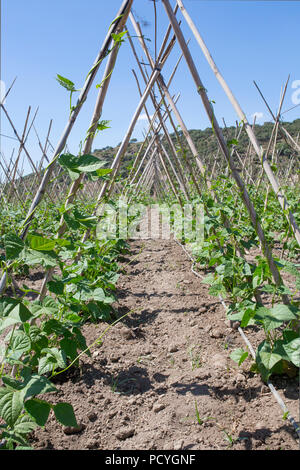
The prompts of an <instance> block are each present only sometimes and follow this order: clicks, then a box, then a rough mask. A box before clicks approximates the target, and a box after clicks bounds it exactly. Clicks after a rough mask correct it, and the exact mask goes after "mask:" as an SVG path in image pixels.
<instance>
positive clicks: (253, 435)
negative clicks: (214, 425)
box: [236, 425, 291, 450]
mask: <svg viewBox="0 0 300 470" xmlns="http://www.w3.org/2000/svg"><path fill="white" fill-rule="evenodd" d="M281 431H284V432H287V433H289V434H291V428H290V427H289V426H287V425H283V426H281V427H280V428H277V429H276V430H272V431H271V430H270V429H269V428H265V427H264V428H261V429H256V430H255V431H253V432H250V431H244V430H242V431H240V432H239V434H238V437H237V438H236V441H238V442H242V443H243V445H244V449H245V450H252V449H253V448H255V447H256V446H254V445H253V444H254V441H262V442H265V440H266V439H267V438H268V437H272V436H273V435H274V434H278V435H280V433H281Z"/></svg>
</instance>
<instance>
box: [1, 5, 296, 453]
mask: <svg viewBox="0 0 300 470" xmlns="http://www.w3.org/2000/svg"><path fill="white" fill-rule="evenodd" d="M117 3H118V2H117ZM134 3H135V2H134V0H124V1H122V2H121V1H120V5H119V7H120V9H119V11H117V10H116V15H115V17H114V18H108V21H107V26H108V28H107V31H103V36H104V40H103V43H102V45H101V49H100V50H99V51H98V53H97V56H96V59H95V61H94V63H93V64H91V66H90V68H89V70H84V71H83V73H82V77H83V81H84V83H83V85H82V87H81V88H79V87H78V85H76V84H75V83H74V82H73V81H72V80H71V78H72V77H65V76H63V75H61V74H57V75H56V80H57V87H58V88H60V87H62V88H63V89H64V92H65V97H66V106H67V109H68V121H67V123H66V127H65V128H64V130H63V132H62V134H61V137H60V139H59V140H58V142H57V143H56V145H55V146H54V145H52V144H51V141H52V138H51V127H52V121H51V122H50V124H49V127H48V130H47V136H46V141H45V142H44V143H43V142H41V140H40V137H39V134H38V129H36V127H35V117H36V116H34V117H31V108H30V107H29V109H28V113H27V117H26V121H25V123H24V127H23V129H21V130H17V129H16V126H15V125H14V122H13V119H12V117H11V116H10V111H9V97H10V94H11V93H13V85H14V83H12V85H11V86H10V87H9V88H8V90H7V92H6V96H5V99H2V101H1V116H2V114H3V119H7V121H8V123H9V124H10V126H11V129H12V131H13V133H14V136H15V138H16V140H17V145H18V148H17V151H16V152H15V153H14V154H13V155H12V156H11V157H10V158H7V157H5V155H4V154H5V149H4V148H3V152H2V151H1V157H0V165H1V167H0V178H1V179H0V204H1V211H0V273H1V278H0V449H1V450H18V449H19V450H22V449H32V450H35V449H40V450H42V449H43V450H44V449H66V450H80V449H89V450H92V449H94V450H95V449H98V450H103V449H113V450H138V449H144V450H151V449H156V450H161V449H162V450H178V451H180V450H190V449H191V450H227V449H230V450H257V449H259V450H297V449H298V448H299V437H300V428H299V403H298V400H299V367H300V336H299V332H300V270H299V268H300V256H299V255H300V247H299V245H300V230H299V224H300V206H299V199H300V164H299V163H300V162H299V155H300V143H299V132H300V123H299V120H295V121H294V122H293V123H285V122H284V121H283V119H282V110H283V105H284V101H285V98H286V92H287V86H288V81H289V79H288V80H287V82H286V83H285V84H284V85H283V87H282V90H281V98H280V103H279V105H278V109H277V111H274V110H272V109H271V106H270V105H269V103H268V102H267V99H266V97H265V96H264V94H263V91H262V90H261V89H260V88H259V86H258V85H257V84H256V83H255V86H256V88H257V92H258V93H259V95H260V97H261V99H262V102H263V103H264V106H266V109H267V112H269V113H270V120H271V123H272V125H268V126H266V127H264V128H263V131H264V134H263V133H262V131H261V133H260V135H261V136H263V141H261V140H260V139H259V138H258V137H257V135H258V132H256V129H257V125H256V122H255V119H254V121H253V122H249V121H248V119H247V117H246V115H245V113H244V111H243V110H242V108H241V104H240V103H239V102H238V100H237V98H236V96H235V95H234V92H233V91H232V90H231V89H230V88H229V86H230V84H228V83H227V82H226V80H225V78H224V77H223V76H222V74H221V72H220V71H219V69H218V67H217V65H216V63H215V62H214V59H213V57H212V55H211V53H212V52H213V51H209V50H208V46H207V45H206V44H205V43H204V40H203V38H202V37H201V32H200V31H199V28H198V26H197V18H194V19H193V18H192V17H191V16H190V15H189V12H188V8H185V5H184V3H185V2H182V1H181V0H177V1H176V2H169V0H162V1H161V2H159V3H158V2H156V1H154V2H153V22H154V24H155V35H154V38H151V47H150V46H149V42H150V39H149V38H148V37H147V36H146V35H145V34H144V33H143V31H142V26H143V25H141V24H140V22H139V21H138V18H136V16H135V12H134V10H133V7H134ZM171 3H173V4H174V5H171ZM159 15H165V16H166V18H167V19H168V24H169V26H168V28H167V31H166V32H165V36H164V40H163V42H162V44H161V45H159V44H158V41H157V35H156V32H157V28H158V25H159V21H158V19H159ZM182 22H185V24H187V25H188V27H189V31H190V33H191V35H192V38H193V40H194V41H195V42H196V44H197V45H198V48H199V54H202V56H203V58H204V60H205V63H206V65H207V67H208V68H210V70H212V71H213V74H214V76H215V79H216V80H218V82H219V84H220V86H221V88H222V91H224V93H225V94H226V95H227V98H228V99H229V102H228V103H229V105H230V106H232V107H233V108H234V110H235V112H236V116H237V121H236V126H234V127H232V126H231V127H227V126H226V123H225V121H224V120H223V123H222V126H221V124H220V123H219V122H218V119H217V117H216V113H215V108H217V104H216V103H215V102H214V100H213V99H210V98H209V96H208V90H207V88H206V85H205V84H204V83H203V82H202V80H201V78H200V74H201V70H198V66H197V65H196V62H195V61H194V58H193V56H192V54H191V52H190V48H189V41H186V40H185V38H184V36H183V33H182V30H181V23H182ZM125 44H126V46H128V48H129V49H128V48H127V49H126V50H127V52H128V50H130V51H131V53H132V54H133V57H134V58H135V60H136V70H133V75H134V76H133V80H134V83H135V84H136V86H137V88H138V91H139V96H140V100H139V102H138V103H137V107H136V110H135V112H134V114H133V116H132V119H131V121H130V122H129V123H128V129H127V132H126V134H125V135H124V137H123V140H122V141H121V142H120V144H119V145H118V146H117V147H116V148H112V147H111V148H110V149H111V154H112V155H110V156H108V155H107V149H103V150H101V151H100V150H99V151H93V146H94V140H95V138H96V137H97V136H98V137H99V136H101V135H102V133H105V131H106V129H108V128H110V127H113V123H111V122H110V121H109V120H106V119H103V116H102V109H103V104H104V102H105V99H106V97H107V95H108V94H109V93H110V91H111V89H110V85H111V78H112V77H113V75H114V71H115V66H116V63H117V61H118V57H119V55H121V54H122V53H123V51H124V47H125ZM152 49H154V52H153V50H152ZM172 51H173V52H174V51H176V54H177V62H175V63H174V64H173V62H172V63H171V64H170V63H169V62H168V61H171V59H172V60H173V56H171V52H172ZM96 52H97V51H96ZM166 63H168V65H171V66H172V67H173V68H172V72H171V74H170V76H169V77H167V79H165V78H164V75H163V74H164V70H163V68H164V66H165V64H166ZM183 69H184V72H181V70H183ZM99 73H102V76H101V77H100V78H99V76H98V74H99ZM176 73H178V74H180V73H186V74H190V75H191V77H192V79H193V82H194V84H195V98H194V99H195V102H194V106H195V107H199V109H201V112H205V113H206V115H207V117H208V119H209V123H210V127H209V129H207V137H206V138H205V137H204V136H202V137H201V138H200V139H199V140H197V142H196V140H195V138H194V137H195V135H196V134H195V131H189V130H188V128H187V126H186V124H185V121H184V119H185V117H184V116H183V115H182V114H181V112H180V96H179V95H176V94H173V93H174V90H173V88H172V81H173V78H174V76H176ZM93 87H96V89H97V93H98V95H97V99H96V103H95V106H94V108H93V111H92V116H91V120H90V122H87V125H86V133H85V135H84V136H82V140H81V142H80V146H79V150H78V153H77V154H73V153H71V152H70V151H69V148H68V138H69V136H70V134H71V132H72V128H73V125H74V123H75V121H76V120H77V118H78V116H79V114H80V112H81V109H82V108H83V107H84V106H85V101H86V100H87V96H88V94H89V92H90V90H91V89H92V88H93ZM178 91H180V90H175V92H176V93H177V92H178ZM112 92H114V91H112ZM141 113H144V115H145V116H146V119H147V121H146V122H147V129H146V130H145V134H144V140H143V141H137V139H133V132H134V129H135V127H136V124H137V122H138V120H139V117H140V116H141ZM33 130H34V131H35V134H36V138H37V142H38V145H39V149H40V152H41V154H42V155H41V159H40V161H39V162H38V163H36V162H34V161H33V160H32V158H31V156H30V153H29V151H28V149H27V143H26V142H27V137H28V135H29V133H30V132H33ZM199 146H200V147H201V150H200V147H199ZM204 149H207V151H204ZM50 150H51V153H52V157H50ZM22 159H23V160H22ZM24 159H25V160H26V161H27V163H29V164H30V165H31V169H32V172H31V173H30V174H27V175H24V174H23V169H22V161H24Z"/></svg>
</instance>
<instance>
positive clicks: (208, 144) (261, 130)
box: [93, 119, 300, 177]
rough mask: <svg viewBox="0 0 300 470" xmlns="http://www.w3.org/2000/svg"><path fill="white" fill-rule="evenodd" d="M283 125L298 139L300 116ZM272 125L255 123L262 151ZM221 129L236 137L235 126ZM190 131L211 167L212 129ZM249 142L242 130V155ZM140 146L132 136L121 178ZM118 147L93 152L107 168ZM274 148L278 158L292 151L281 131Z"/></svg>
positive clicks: (215, 142) (240, 145) (214, 145)
mask: <svg viewBox="0 0 300 470" xmlns="http://www.w3.org/2000/svg"><path fill="white" fill-rule="evenodd" d="M282 124H283V126H284V128H285V129H286V130H287V131H288V132H289V133H290V135H291V136H292V137H293V138H294V139H297V137H298V136H299V135H300V119H296V120H295V121H293V122H282ZM273 127H274V123H272V122H265V123H264V124H262V125H259V124H256V125H255V135H256V137H257V139H258V142H259V143H260V145H262V147H263V149H264V150H266V148H267V146H268V143H269V139H270V137H271V134H272V130H273ZM222 130H223V134H224V136H225V138H226V139H227V140H231V139H234V138H235V134H236V127H234V126H231V127H226V128H223V129H222ZM189 132H190V135H191V137H192V139H193V141H194V143H195V145H196V148H197V150H198V152H199V155H200V156H201V158H202V159H203V161H204V163H205V164H206V165H207V167H208V168H210V167H211V166H212V156H213V155H214V154H215V153H216V152H217V150H218V144H217V141H216V137H215V135H214V133H213V131H212V129H211V128H207V129H204V130H200V129H191V130H190V131H189ZM179 134H180V136H181V142H182V146H183V148H184V149H186V150H187V155H190V152H189V150H188V148H187V144H186V142H185V139H184V138H182V132H179ZM171 137H172V140H173V142H174V144H175V145H177V139H176V137H175V135H174V134H171ZM163 142H164V145H165V146H166V148H167V147H168V146H167V144H166V142H165V140H164V139H163ZM248 144H249V139H248V136H247V134H246V132H245V131H243V132H242V134H241V136H240V138H239V145H238V147H237V148H238V150H239V152H240V154H241V155H243V154H245V153H246V151H247V147H248ZM140 145H141V142H137V141H136V139H132V140H131V141H130V143H129V145H128V149H127V152H126V154H125V156H124V158H123V161H122V165H121V169H120V174H121V176H122V177H125V176H126V175H127V172H128V169H127V168H128V166H130V165H131V164H132V163H133V161H134V158H135V155H136V153H137V152H138V149H139V147H140ZM117 150H118V146H117V147H105V148H103V149H95V150H94V152H93V153H94V155H96V156H97V157H99V158H100V159H103V160H106V161H107V163H106V165H105V166H107V167H109V166H110V164H111V163H112V161H113V159H114V156H115V155H116V152H117ZM276 150H277V151H278V156H281V157H288V158H289V157H290V156H291V155H293V154H294V151H293V149H292V148H291V147H290V146H289V145H288V144H287V143H286V142H285V140H284V138H283V137H282V136H281V134H280V133H278V138H277V145H276ZM220 159H222V157H220ZM257 163H258V159H257Z"/></svg>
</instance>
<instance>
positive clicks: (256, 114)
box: [251, 111, 264, 121]
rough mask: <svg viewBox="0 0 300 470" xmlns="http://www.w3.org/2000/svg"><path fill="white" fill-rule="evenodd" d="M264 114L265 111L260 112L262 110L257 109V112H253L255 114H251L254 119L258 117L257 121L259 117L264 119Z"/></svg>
mask: <svg viewBox="0 0 300 470" xmlns="http://www.w3.org/2000/svg"><path fill="white" fill-rule="evenodd" d="M263 116H264V113H260V112H258V111H256V113H253V114H252V115H251V117H252V118H253V119H254V118H256V121H258V120H259V119H262V118H263Z"/></svg>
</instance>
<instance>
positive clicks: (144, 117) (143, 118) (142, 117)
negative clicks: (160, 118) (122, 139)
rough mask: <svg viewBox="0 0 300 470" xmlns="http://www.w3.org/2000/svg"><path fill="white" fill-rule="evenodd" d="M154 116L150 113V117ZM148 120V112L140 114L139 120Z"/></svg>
mask: <svg viewBox="0 0 300 470" xmlns="http://www.w3.org/2000/svg"><path fill="white" fill-rule="evenodd" d="M152 118H153V114H150V119H152ZM147 120H148V118H147V114H146V113H144V114H141V115H140V116H139V118H138V121H147Z"/></svg>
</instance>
